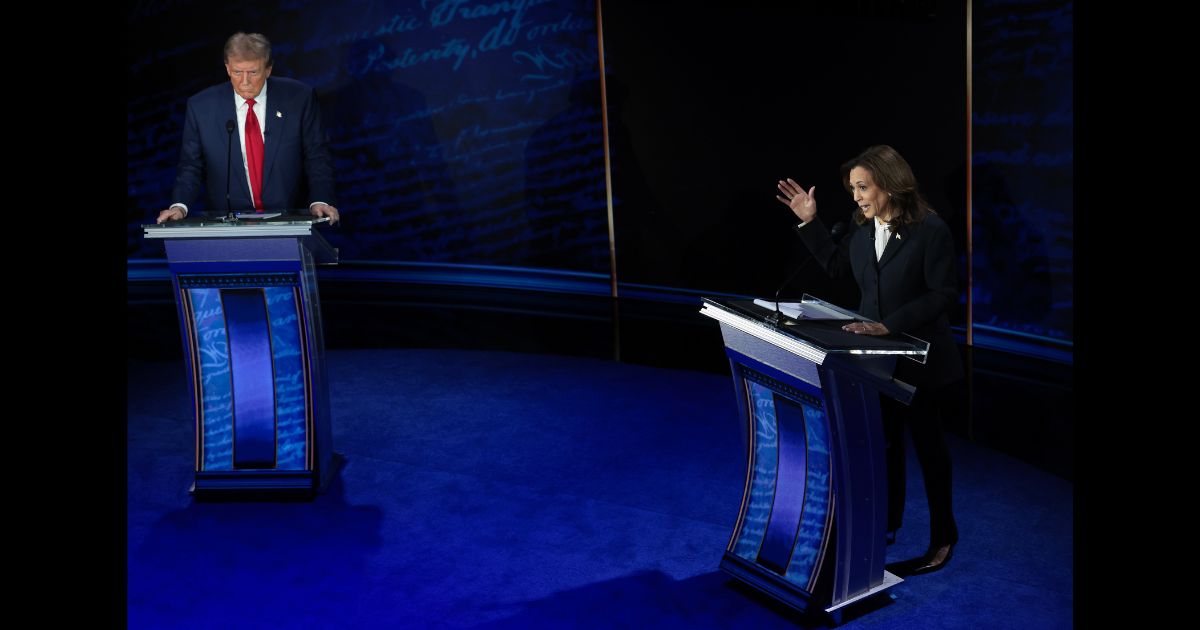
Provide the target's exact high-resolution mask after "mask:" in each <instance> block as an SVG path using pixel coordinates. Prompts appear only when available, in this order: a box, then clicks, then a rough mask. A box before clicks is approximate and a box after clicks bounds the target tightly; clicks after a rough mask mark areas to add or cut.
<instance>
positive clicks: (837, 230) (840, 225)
mask: <svg viewBox="0 0 1200 630" xmlns="http://www.w3.org/2000/svg"><path fill="white" fill-rule="evenodd" d="M845 235H846V222H845V221H838V222H837V223H834V224H833V227H832V228H830V229H829V238H830V239H831V240H833V244H834V245H837V244H838V243H839V242H841V240H842V237H844V236H845ZM815 259H816V256H813V255H812V253H811V252H810V253H809V255H808V258H807V259H805V261H804V262H802V263H800V264H799V265H796V268H795V269H794V270H793V271H792V273H791V275H789V276H788V277H787V280H784V281H783V284H781V285H779V288H778V289H775V300H774V302H775V314H773V315H771V323H772V324H773V325H778V324H779V316H780V315H782V313H781V312H780V311H779V294H780V293H782V292H783V288H784V287H786V286H787V285H789V284H791V282H792V280H795V279H796V276H797V275H799V274H800V271H802V270H803V269H804V268H805V267H807V266H808V264H809V263H811V262H812V261H813V260H815Z"/></svg>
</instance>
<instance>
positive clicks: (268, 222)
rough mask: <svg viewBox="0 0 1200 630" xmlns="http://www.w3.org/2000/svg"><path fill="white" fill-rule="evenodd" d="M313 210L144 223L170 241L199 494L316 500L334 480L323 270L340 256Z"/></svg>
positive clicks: (147, 235)
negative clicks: (320, 284)
mask: <svg viewBox="0 0 1200 630" xmlns="http://www.w3.org/2000/svg"><path fill="white" fill-rule="evenodd" d="M327 221H328V219H326V218H317V217H313V216H311V215H308V214H282V215H280V216H275V217H272V218H269V219H246V220H230V221H224V220H208V219H200V220H189V219H185V220H183V221H172V222H167V223H163V224H161V225H145V226H142V227H143V230H144V235H145V238H153V239H162V241H163V245H164V247H165V248H166V254H167V264H168V267H169V269H170V272H171V282H172V285H173V289H174V293H175V301H176V305H177V307H178V313H179V324H180V333H181V337H182V340H183V351H184V363H185V365H186V367H187V379H188V385H189V387H188V391H189V394H190V398H191V403H192V409H193V415H194V418H195V477H194V483H193V484H192V487H191V489H190V490H191V492H192V493H193V494H194V495H195V496H197V497H201V498H202V497H225V496H231V495H238V496H256V497H257V496H264V497H269V496H312V494H313V493H315V492H319V491H321V490H323V489H324V488H325V487H326V486H327V485H328V483H329V480H330V478H331V477H332V474H333V444H332V430H331V427H330V408H329V390H328V384H327V381H326V376H325V356H324V355H325V343H324V338H323V335H322V327H321V309H320V300H319V299H318V294H317V279H316V273H315V269H316V265H318V264H334V263H336V262H337V250H336V249H334V248H333V247H331V246H330V245H329V243H328V242H327V241H326V240H325V239H324V238H323V237H322V236H321V235H320V234H319V233H318V232H317V231H316V229H315V228H316V226H318V225H320V224H321V223H324V222H327Z"/></svg>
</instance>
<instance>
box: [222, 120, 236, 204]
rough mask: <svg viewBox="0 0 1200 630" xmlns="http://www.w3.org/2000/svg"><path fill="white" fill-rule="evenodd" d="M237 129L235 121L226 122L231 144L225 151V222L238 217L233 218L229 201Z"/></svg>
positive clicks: (226, 130)
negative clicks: (235, 130)
mask: <svg viewBox="0 0 1200 630" xmlns="http://www.w3.org/2000/svg"><path fill="white" fill-rule="evenodd" d="M236 128H237V123H235V122H233V120H232V119H231V120H226V121H225V132H226V133H228V134H229V142H228V143H227V144H226V150H225V220H226V221H233V220H235V218H236V217H234V216H233V204H232V203H230V201H229V184H230V180H231V179H232V171H233V130H234V129H236Z"/></svg>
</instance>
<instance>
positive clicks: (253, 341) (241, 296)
mask: <svg viewBox="0 0 1200 630" xmlns="http://www.w3.org/2000/svg"><path fill="white" fill-rule="evenodd" d="M221 301H222V303H223V304H224V310H225V326H226V329H227V330H228V333H229V368H230V372H231V374H232V384H233V467H234V468H235V469H239V468H274V467H275V382H274V381H275V379H274V370H273V369H272V366H271V363H272V361H271V332H270V327H269V325H268V323H267V305H266V300H265V296H264V293H263V290H262V289H223V290H221Z"/></svg>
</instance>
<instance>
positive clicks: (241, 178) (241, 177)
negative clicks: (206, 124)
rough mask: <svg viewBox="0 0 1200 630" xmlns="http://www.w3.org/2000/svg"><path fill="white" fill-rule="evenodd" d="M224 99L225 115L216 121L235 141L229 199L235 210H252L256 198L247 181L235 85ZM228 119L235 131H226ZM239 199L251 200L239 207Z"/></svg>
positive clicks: (231, 150)
mask: <svg viewBox="0 0 1200 630" xmlns="http://www.w3.org/2000/svg"><path fill="white" fill-rule="evenodd" d="M224 99H225V105H224V106H222V107H221V108H220V111H221V112H223V113H224V115H223V116H220V117H219V118H220V120H218V121H215V122H216V123H217V124H218V125H219V126H220V129H221V133H223V134H225V136H226V138H227V139H228V140H229V141H230V142H233V146H231V147H228V149H229V176H230V177H232V178H233V182H231V185H230V187H229V201H230V204H231V205H232V206H233V211H234V212H239V211H241V210H251V209H253V208H254V198H253V197H251V196H250V182H248V181H246V161H245V160H243V159H242V147H243V146H244V143H243V140H242V135H241V134H240V133H238V128H237V127H236V125H237V120H238V112H237V108H238V103H240V102H241V101H240V100H239V99H236V98H234V93H233V86H229V89H228V90H226V91H225V96H224ZM227 120H232V121H233V124H234V125H235V127H234V128H233V133H229V132H227V131H225V121H227ZM221 144H224V143H221ZM224 192H225V191H221V194H224ZM239 193H240V194H239ZM238 199H249V200H250V202H249V203H248V204H246V205H245V206H244V207H240V208H239V207H238V206H239V204H238V201H237V200H238ZM224 211H225V208H224V205H223V204H222V208H221V212H224Z"/></svg>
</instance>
